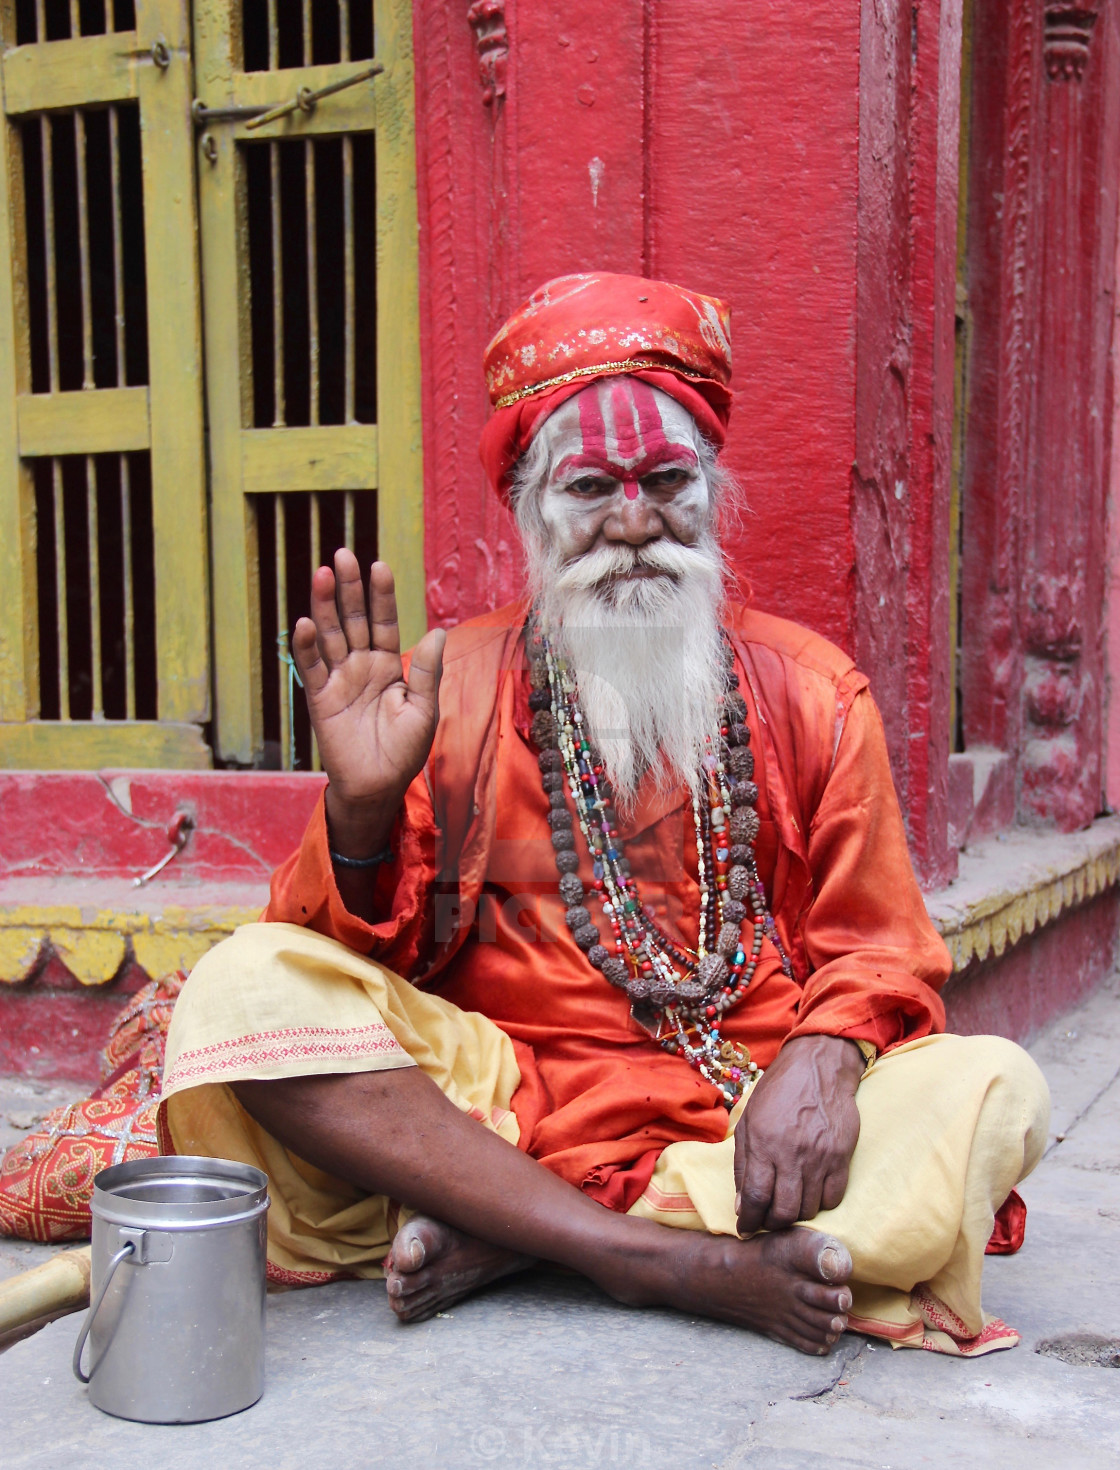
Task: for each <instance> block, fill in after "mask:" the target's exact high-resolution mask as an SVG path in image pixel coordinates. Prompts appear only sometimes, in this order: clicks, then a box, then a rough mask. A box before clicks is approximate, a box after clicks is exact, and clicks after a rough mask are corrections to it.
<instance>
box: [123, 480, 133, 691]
mask: <svg viewBox="0 0 1120 1470" xmlns="http://www.w3.org/2000/svg"><path fill="white" fill-rule="evenodd" d="M130 476H131V470H130V468H129V463H128V455H127V454H122V455H121V562H122V570H123V572H124V576H123V578H122V592H123V594H124V700H125V706H124V707H125V718H126V719H129V720H134V719H135V718H136V637H135V635H136V608H135V603H134V600H133V590H132V481H131V478H130Z"/></svg>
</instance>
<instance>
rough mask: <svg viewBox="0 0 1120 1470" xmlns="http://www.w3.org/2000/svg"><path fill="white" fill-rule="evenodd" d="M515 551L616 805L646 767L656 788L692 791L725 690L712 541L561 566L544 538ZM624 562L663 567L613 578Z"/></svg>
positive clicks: (718, 570)
mask: <svg viewBox="0 0 1120 1470" xmlns="http://www.w3.org/2000/svg"><path fill="white" fill-rule="evenodd" d="M534 539H535V538H534ZM526 549H527V553H528V562H529V568H528V570H529V581H530V590H531V592H532V595H533V598H534V601H535V602H536V604H537V607H538V608H539V610H540V615H541V621H542V624H543V627H544V631H545V633H546V634H547V637H548V639H549V642H550V643H551V645H552V648H553V650H554V652H555V653H556V654H558V655H559V656H560V657H563V658H565V659H567V661H568V663H569V665H570V667H571V670H572V673H573V674H574V676H575V679H576V681H577V684H578V686H579V699H580V706H581V709H582V711H583V718H584V722H585V723H584V728H585V730H588V731H589V732H590V739H591V741H592V744H593V745H594V746H595V748H596V749H597V750H598V751H599V752H600V754H601V755H602V759H603V765H604V768H605V771H606V775H607V776H608V778H609V780H610V782H611V785H612V786H613V787H614V791H615V800H616V805H618V806H619V807H621V808H622V809H623V810H624V811H625V810H626V809H628V808H629V809H632V808H633V802H634V798H635V795H636V793H637V789H638V785H639V782H640V781H641V779H642V776H643V774H644V773H645V771H646V770H647V769H648V770H651V771H652V772H653V774H654V777H655V779H656V782H657V786H658V788H659V789H660V790H670V789H672V788H674V787H676V786H678V785H679V784H681V783H682V782H683V783H684V784H685V785H686V786H687V787H688V788H689V790H690V792H691V793H692V794H693V795H696V794H698V791H699V781H700V776H699V771H700V762H701V759H702V757H703V756H704V754H705V753H706V751H710V752H711V753H718V742H717V741H716V736H717V734H718V724H719V722H718V711H719V697H720V695H721V694H722V693H723V691H724V689H725V687H726V678H725V654H724V646H723V640H722V637H721V633H720V628H721V618H720V613H721V609H722V606H723V563H722V558H721V555H720V551H719V547H718V544H717V543H716V541H715V538H714V537H713V536H711V535H706V536H705V537H704V538H703V539H702V540H701V541H700V542H699V543H698V544H697V545H695V546H682V545H681V544H679V543H678V542H675V541H669V540H665V539H661V540H657V541H652V542H649V543H648V544H647V545H645V546H643V547H630V546H625V545H615V546H609V547H604V548H602V549H600V550H598V551H591V552H588V553H587V554H586V555H584V556H582V557H579V558H578V559H576V560H574V561H572V562H570V563H568V564H567V565H564V564H563V563H562V562H561V561H560V559H559V558H557V557H556V556H555V554H554V553H552V552H550V550H549V548H548V547H536V546H532V545H530V546H528V547H527V548H526ZM635 566H645V567H655V568H658V569H660V570H663V571H665V572H667V573H669V575H668V576H661V577H655V578H645V579H643V578H636V579H634V580H624V573H625V572H627V571H629V570H631V569H632V568H633V567H635ZM708 739H711V741H712V744H711V745H710V746H709V745H706V741H707V740H708Z"/></svg>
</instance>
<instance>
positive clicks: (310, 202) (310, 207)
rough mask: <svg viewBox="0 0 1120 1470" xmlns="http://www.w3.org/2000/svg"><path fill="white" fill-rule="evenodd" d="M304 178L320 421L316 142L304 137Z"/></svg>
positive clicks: (313, 387)
mask: <svg viewBox="0 0 1120 1470" xmlns="http://www.w3.org/2000/svg"><path fill="white" fill-rule="evenodd" d="M303 177H304V185H305V190H306V195H307V341H308V356H309V358H310V378H311V384H310V398H311V405H310V419H311V423H312V424H317V423H318V422H319V245H318V241H317V239H316V234H315V232H316V214H315V207H316V206H315V144H314V143H313V142H312V141H311V139H310V138H305V139H304V140H303Z"/></svg>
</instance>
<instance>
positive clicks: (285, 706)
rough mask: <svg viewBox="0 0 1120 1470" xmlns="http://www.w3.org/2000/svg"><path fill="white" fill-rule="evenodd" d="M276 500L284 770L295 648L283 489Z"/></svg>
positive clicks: (289, 736)
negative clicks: (291, 645) (290, 664)
mask: <svg viewBox="0 0 1120 1470" xmlns="http://www.w3.org/2000/svg"><path fill="white" fill-rule="evenodd" d="M272 503H273V505H274V507H275V513H274V516H273V526H274V528H275V541H276V546H275V554H276V629H277V639H276V642H277V653H278V654H279V658H280V765H281V768H282V769H283V770H285V771H290V770H291V769H292V757H291V743H292V707H291V704H290V702H289V692H290V690H291V680H290V678H289V677H288V663H287V660H288V659H289V658H291V656H292V651H291V649H290V648H289V646H288V642H289V635H288V540H287V527H286V522H285V510H284V496H283V493H282V492H281V493H280V494H277V495H274V496H273V497H272Z"/></svg>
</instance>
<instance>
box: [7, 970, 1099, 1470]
mask: <svg viewBox="0 0 1120 1470" xmlns="http://www.w3.org/2000/svg"><path fill="white" fill-rule="evenodd" d="M1031 1050H1032V1052H1033V1054H1034V1056H1035V1057H1036V1058H1037V1060H1038V1061H1039V1062H1040V1064H1041V1065H1042V1067H1043V1069H1044V1071H1045V1072H1046V1074H1047V1076H1048V1077H1049V1079H1050V1083H1051V1087H1052V1089H1053V1095H1054V1116H1053V1120H1052V1129H1053V1136H1052V1139H1051V1143H1050V1147H1049V1150H1048V1152H1047V1155H1046V1158H1045V1159H1044V1161H1043V1163H1042V1164H1041V1165H1040V1167H1039V1168H1038V1170H1037V1171H1036V1172H1035V1174H1034V1175H1033V1176H1032V1177H1031V1178H1030V1179H1029V1180H1028V1181H1027V1182H1026V1184H1025V1185H1024V1186H1023V1189H1022V1193H1023V1194H1024V1196H1025V1198H1026V1200H1027V1203H1028V1207H1029V1212H1030V1213H1029V1221H1028V1227H1027V1243H1026V1245H1025V1246H1024V1248H1023V1250H1022V1251H1021V1252H1020V1253H1019V1255H1017V1256H1010V1257H993V1258H990V1259H989V1261H988V1264H987V1269H986V1278H985V1280H986V1285H985V1304H986V1306H987V1307H988V1310H989V1311H992V1312H995V1313H997V1314H998V1315H999V1316H1002V1317H1004V1318H1005V1319H1006V1320H1007V1321H1009V1322H1011V1323H1012V1324H1013V1325H1014V1326H1016V1327H1017V1328H1018V1329H1019V1330H1020V1331H1021V1332H1022V1334H1023V1342H1022V1344H1021V1345H1020V1346H1019V1347H1018V1348H1016V1349H1014V1350H1013V1351H1011V1352H1004V1353H996V1354H992V1355H991V1356H989V1357H986V1358H982V1359H979V1360H976V1361H974V1362H962V1361H958V1360H954V1359H949V1358H943V1357H938V1356H935V1355H934V1354H931V1353H920V1352H892V1351H891V1350H890V1349H889V1348H887V1347H885V1346H883V1345H881V1344H875V1343H871V1342H868V1341H866V1340H865V1339H862V1338H859V1337H855V1336H849V1337H846V1338H844V1339H842V1341H841V1344H840V1345H839V1349H838V1351H837V1352H836V1353H835V1354H834V1355H833V1356H832V1357H831V1358H830V1359H827V1360H825V1361H820V1360H814V1359H808V1358H803V1357H801V1356H799V1355H798V1354H797V1353H794V1352H793V1351H791V1350H789V1349H786V1348H783V1347H780V1346H778V1345H776V1344H773V1343H769V1342H765V1341H762V1340H760V1339H758V1338H755V1337H753V1336H752V1335H751V1334H749V1333H745V1332H738V1331H736V1330H735V1329H733V1328H729V1327H724V1326H722V1325H720V1324H717V1323H710V1322H703V1321H694V1320H690V1319H689V1318H687V1317H682V1316H677V1315H674V1314H672V1313H669V1312H659V1311H630V1310H626V1309H624V1308H622V1307H618V1306H615V1305H614V1304H613V1303H611V1302H610V1301H608V1300H606V1299H604V1298H603V1297H602V1296H600V1295H599V1294H598V1293H597V1292H596V1291H594V1290H593V1289H592V1288H591V1287H590V1286H587V1285H586V1284H585V1283H583V1282H581V1281H577V1280H574V1279H571V1278H565V1277H562V1276H558V1275H555V1274H550V1273H546V1272H536V1273H532V1274H529V1275H525V1276H522V1277H520V1278H518V1279H516V1280H514V1281H511V1282H508V1283H506V1284H503V1285H501V1286H499V1287H496V1288H494V1289H491V1290H490V1291H488V1292H486V1293H485V1294H483V1295H482V1296H480V1297H478V1298H476V1299H475V1300H472V1301H468V1302H464V1303H461V1304H460V1305H459V1306H457V1307H456V1308H455V1309H454V1310H453V1311H451V1312H448V1313H445V1314H443V1315H442V1316H440V1317H437V1318H436V1319H434V1320H433V1321H431V1322H427V1323H424V1324H421V1325H418V1326H415V1327H408V1328H402V1327H399V1326H398V1325H397V1324H396V1322H395V1321H394V1320H393V1318H392V1316H391V1314H390V1313H389V1311H388V1308H387V1307H386V1305H385V1302H384V1300H383V1288H382V1286H381V1285H380V1283H375V1284H368V1283H358V1282H349V1283H343V1284H339V1285H336V1286H330V1287H322V1288H319V1289H317V1290H313V1291H301V1292H285V1293H281V1294H278V1295H273V1296H270V1298H269V1304H268V1379H267V1387H266V1389H265V1394H264V1397H263V1399H262V1400H261V1401H260V1403H259V1404H257V1405H256V1406H255V1407H253V1408H251V1409H248V1410H246V1411H245V1412H244V1413H242V1414H238V1415H235V1416H233V1417H231V1418H229V1419H225V1420H221V1421H218V1422H215V1423H211V1424H200V1425H185V1426H174V1427H155V1426H148V1425H140V1424H131V1423H126V1422H124V1421H122V1420H116V1419H112V1418H110V1417H108V1416H106V1415H104V1414H101V1413H99V1412H98V1411H97V1410H96V1409H94V1408H92V1407H91V1406H90V1405H89V1403H88V1401H87V1398H86V1390H85V1389H83V1388H81V1387H80V1386H79V1385H78V1384H77V1383H76V1382H75V1381H74V1380H73V1378H72V1377H71V1375H70V1367H69V1362H70V1352H71V1348H72V1346H73V1342H74V1337H75V1335H76V1332H77V1326H78V1318H76V1317H71V1318H66V1319H62V1320H59V1321H55V1322H53V1323H51V1324H50V1325H49V1326H47V1327H46V1328H44V1329H43V1330H42V1331H41V1332H39V1333H38V1334H36V1335H35V1336H34V1337H31V1338H28V1339H25V1340H24V1341H22V1342H19V1343H17V1344H15V1345H14V1346H13V1347H11V1348H10V1349H9V1350H8V1352H6V1353H5V1354H4V1355H3V1356H2V1357H0V1463H2V1464H3V1466H4V1467H5V1470H24V1467H28V1470H30V1467H36V1470H38V1467H47V1470H55V1467H58V1470H63V1467H65V1470H133V1467H141V1466H144V1467H146V1466H148V1465H149V1464H159V1465H160V1466H161V1467H166V1470H196V1467H206V1466H209V1465H211V1464H214V1463H217V1462H219V1461H220V1462H222V1463H224V1464H230V1465H234V1466H237V1467H239V1470H241V1467H245V1470H256V1467H261V1470H265V1467H268V1470H286V1467H289V1466H290V1467H293V1470H297V1467H298V1470H305V1467H306V1466H308V1465H314V1466H316V1467H317V1470H352V1467H364V1466H373V1465H385V1466H390V1467H395V1466H405V1465H409V1466H411V1465H417V1466H427V1465H439V1466H440V1467H441V1470H477V1467H483V1466H487V1465H491V1466H511V1467H520V1466H527V1467H537V1466H543V1467H547V1466H555V1467H560V1470H569V1467H570V1470H576V1467H584V1466H586V1467H600V1466H612V1467H613V1466H634V1467H637V1466H642V1467H644V1470H662V1467H664V1470H669V1467H674V1470H680V1467H686V1470H691V1467H696V1470H733V1467H753V1466H755V1465H759V1466H765V1467H766V1470H802V1467H809V1466H813V1467H848V1466H854V1467H861V1470H862V1467H875V1470H878V1467H884V1470H888V1467H889V1470H909V1467H912V1466H924V1465H936V1464H941V1463H943V1462H944V1461H945V1460H947V1459H950V1458H954V1457H955V1458H959V1459H961V1460H962V1461H964V1462H966V1463H968V1462H971V1463H979V1464H984V1465H993V1466H1015V1467H1016V1470H1033V1467H1035V1466H1038V1467H1042V1466H1045V1467H1047V1470H1082V1467H1085V1470H1088V1467H1093V1470H1097V1467H1113V1466H1115V1465H1117V1464H1120V1375H1118V1374H1117V1372H1116V1363H1118V1362H1120V1358H1118V1357H1117V1355H1118V1354H1120V982H1118V981H1117V980H1116V979H1114V980H1112V981H1111V982H1110V983H1109V984H1108V985H1107V986H1106V987H1104V988H1103V989H1102V990H1100V991H1098V992H1097V993H1096V994H1095V995H1094V996H1092V997H1091V998H1090V999H1089V1000H1088V1001H1087V1002H1086V1003H1085V1004H1084V1005H1083V1006H1081V1007H1080V1008H1079V1010H1077V1011H1076V1012H1074V1013H1071V1014H1070V1015H1067V1016H1066V1017H1064V1018H1063V1019H1062V1021H1061V1022H1060V1023H1058V1024H1056V1025H1054V1026H1052V1027H1051V1028H1050V1030H1049V1031H1048V1032H1047V1033H1046V1034H1045V1035H1044V1036H1042V1037H1041V1038H1040V1039H1039V1041H1038V1042H1037V1043H1036V1045H1035V1046H1033V1047H1032V1048H1031ZM13 1086H14V1087H15V1089H16V1090H15V1092H14V1093H13V1092H12V1090H11V1087H10V1086H9V1087H8V1088H7V1089H6V1090H0V1113H6V1114H7V1116H8V1118H9V1119H10V1117H11V1114H12V1112H13V1111H14V1112H15V1113H17V1114H19V1113H23V1114H26V1113H28V1112H32V1111H34V1110H35V1109H36V1108H37V1107H39V1106H40V1105H41V1104H43V1103H48V1102H53V1101H54V1098H55V1094H54V1093H47V1092H46V1091H42V1090H41V1091H38V1092H36V1091H35V1085H32V1084H25V1083H19V1084H13ZM29 1087H30V1089H31V1091H30V1093H28V1092H27V1089H28V1088H29ZM29 1099H30V1100H29ZM16 1121H17V1122H18V1123H23V1122H25V1121H26V1118H25V1117H17V1119H16ZM7 1127H8V1130H9V1131H8V1133H7V1134H0V1137H5V1138H6V1137H10V1136H11V1124H10V1123H9V1124H8V1125H7ZM46 1250H47V1248H45V1247H27V1246H23V1245H21V1244H19V1243H17V1242H0V1274H9V1273H10V1272H12V1271H14V1270H23V1269H26V1268H27V1266H28V1265H29V1264H32V1263H34V1261H35V1260H37V1259H41V1258H42V1256H43V1254H44V1253H45V1252H46ZM153 1349H154V1351H157V1352H158V1344H155V1345H153Z"/></svg>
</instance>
